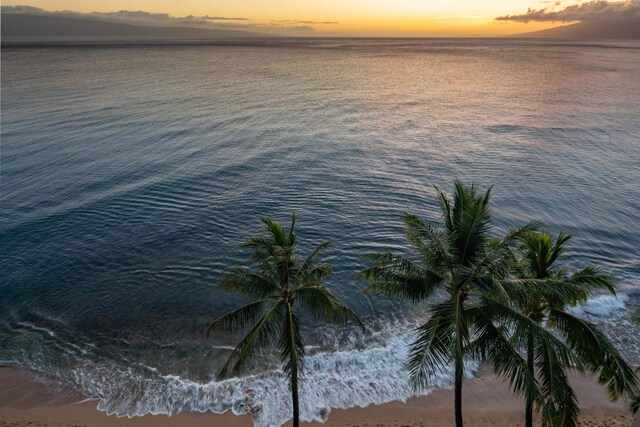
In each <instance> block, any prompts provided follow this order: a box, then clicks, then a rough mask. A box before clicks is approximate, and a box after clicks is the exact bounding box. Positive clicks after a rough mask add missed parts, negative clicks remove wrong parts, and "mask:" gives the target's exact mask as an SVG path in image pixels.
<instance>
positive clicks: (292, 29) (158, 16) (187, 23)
mask: <svg viewBox="0 0 640 427" xmlns="http://www.w3.org/2000/svg"><path fill="white" fill-rule="evenodd" d="M2 13H28V14H32V15H48V16H59V17H67V18H84V19H96V20H101V21H110V22H117V23H121V24H131V25H152V26H171V27H192V28H210V29H239V30H247V31H258V32H268V33H276V34H283V35H285V34H286V35H310V34H312V33H313V32H314V31H315V29H314V28H313V27H311V25H324V24H337V22H333V21H295V20H275V21H270V22H267V23H259V22H253V21H251V20H250V19H248V18H242V17H228V16H208V15H205V16H193V15H188V16H183V17H173V16H170V15H169V14H167V13H150V12H144V11H141V10H138V11H131V10H120V11H117V12H90V13H81V12H74V11H72V10H61V11H47V10H44V9H40V8H37V7H33V6H2Z"/></svg>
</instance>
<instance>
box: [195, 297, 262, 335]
mask: <svg viewBox="0 0 640 427" xmlns="http://www.w3.org/2000/svg"><path fill="white" fill-rule="evenodd" d="M264 303H265V301H264V300H259V301H254V302H252V303H250V304H247V305H245V306H243V307H240V308H239V309H237V310H234V311H232V312H231V313H228V314H225V315H224V316H222V317H220V318H218V319H216V320H215V321H214V322H213V323H211V326H209V328H208V329H207V336H209V334H210V333H211V332H233V331H234V330H236V329H241V328H244V327H245V326H247V325H248V324H250V323H254V322H255V321H256V320H257V319H258V317H259V316H260V314H261V313H262V312H263V311H264Z"/></svg>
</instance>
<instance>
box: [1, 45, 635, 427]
mask: <svg viewBox="0 0 640 427" xmlns="http://www.w3.org/2000/svg"><path fill="white" fill-rule="evenodd" d="M1 84H2V87H1V89H2V96H1V107H2V111H1V126H2V129H1V147H0V148H1V152H0V156H1V157H0V160H1V161H0V217H1V221H0V264H1V271H2V273H1V275H0V363H8V364H15V365H18V366H19V367H21V368H23V369H26V370H28V371H30V372H32V373H34V374H36V375H38V376H39V377H41V378H43V379H44V380H46V381H48V382H50V383H51V384H53V385H59V386H62V387H64V388H67V389H70V390H73V391H74V392H76V393H78V394H81V395H82V396H85V397H86V398H90V399H96V400H97V405H98V408H99V409H100V410H103V411H106V412H108V413H110V414H116V415H118V416H136V415H143V414H149V413H150V414H174V413H177V412H180V411H201V412H204V411H211V412H224V411H228V410H231V411H233V412H234V413H243V412H245V411H247V410H250V411H252V412H253V413H254V414H255V416H254V419H255V424H256V426H258V427H262V426H269V425H280V424H281V423H282V422H284V421H285V420H287V419H288V418H289V417H290V408H289V400H288V399H289V392H288V389H287V384H286V381H285V379H284V377H283V374H282V372H281V371H279V370H278V366H277V363H275V362H274V359H273V358H271V357H269V355H268V354H264V355H261V356H259V357H257V358H256V360H255V361H254V363H253V366H252V367H251V369H250V370H249V372H247V374H246V375H245V376H243V377H241V378H232V379H228V380H225V381H217V380H216V373H217V370H218V369H219V368H220V366H221V364H222V363H223V361H224V358H225V356H226V355H228V352H229V350H230V348H232V346H233V345H234V343H235V342H236V341H237V339H238V336H228V337H227V336H215V337H211V338H209V339H207V338H206V337H205V331H206V328H207V326H208V325H209V323H210V322H211V321H212V320H214V319H215V318H217V317H218V316H219V315H221V314H223V313H225V312H227V311H229V310H231V309H233V308H234V307H237V306H238V305H239V304H241V303H242V302H243V301H244V300H243V299H242V298H240V297H237V296H235V295H232V294H228V293H225V292H222V291H220V290H219V289H217V288H216V285H217V283H218V281H219V279H220V277H221V274H222V273H223V272H224V270H225V269H226V268H227V267H228V266H231V265H236V264H243V263H246V253H245V252H243V251H242V250H241V249H240V248H239V247H238V245H239V244H240V243H241V242H242V241H243V239H245V238H246V237H247V236H250V235H254V234H256V233H260V232H261V223H260V218H261V217H265V216H267V217H271V218H273V219H276V220H278V221H281V222H283V223H285V224H287V225H288V223H289V221H290V217H291V214H292V213H293V212H295V214H296V215H297V218H298V225H297V236H298V241H299V242H300V244H301V248H302V250H303V252H304V251H309V250H310V249H311V248H313V247H314V246H315V245H317V244H319V243H320V242H322V241H324V240H328V239H331V240H333V241H335V245H334V246H333V248H332V249H331V250H330V251H329V253H328V255H329V258H328V260H329V262H330V263H331V264H332V265H333V269H334V274H333V276H332V278H331V279H330V280H329V281H328V282H327V285H328V286H329V287H331V288H332V289H333V290H334V291H335V293H336V294H338V295H339V296H340V297H342V298H343V299H344V300H345V301H347V302H348V304H349V305H350V306H351V307H352V308H354V309H355V310H356V311H357V312H358V313H359V314H360V315H361V316H362V317H363V318H364V319H365V323H366V324H367V327H368V329H367V332H366V333H365V334H361V333H359V332H358V331H357V330H355V329H353V328H350V327H341V328H338V329H334V328H331V327H328V326H327V325H317V324H312V323H310V322H308V321H305V322H304V328H305V331H306V333H305V336H306V337H307V344H309V350H308V360H307V371H306V375H305V378H304V380H303V383H302V390H301V416H302V419H303V420H321V419H324V418H325V417H326V416H327V414H328V413H329V412H330V410H331V409H332V408H346V407H353V406H367V405H369V404H373V403H375V404H379V403H383V402H388V401H392V400H403V399H407V398H409V397H411V396H413V395H415V392H414V391H413V389H412V387H411V385H410V383H409V381H408V380H407V376H406V373H405V372H404V370H403V362H404V357H405V354H406V344H408V343H409V342H410V341H411V338H412V328H413V327H414V326H415V325H417V324H419V323H420V322H421V321H424V319H425V318H426V316H428V306H427V305H422V306H417V307H413V306H409V305H407V304H403V303H400V302H397V301H393V300H389V299H387V298H385V297H380V296H376V295H373V294H370V293H364V292H363V288H364V286H365V284H364V283H363V282H362V280H361V279H359V278H358V277H357V275H356V273H357V272H358V270H360V269H361V268H363V267H364V266H365V262H364V260H363V258H362V255H363V254H365V253H367V252H372V251H379V250H390V251H396V252H402V253H404V252H406V248H407V243H406V240H405V238H404V236H403V226H402V222H401V215H402V214H403V213H404V212H412V213H416V214H418V215H420V216H422V217H423V218H425V219H427V220H431V221H436V222H437V221H438V220H439V212H438V207H437V204H436V199H435V190H434V186H438V187H440V188H443V189H445V190H449V189H451V187H452V183H453V180H454V179H455V178H459V179H461V180H463V181H465V182H467V183H470V182H475V183H477V184H478V185H480V186H481V187H488V186H491V185H493V200H492V203H493V213H494V220H495V229H496V230H495V231H496V233H502V232H505V231H506V230H508V229H509V228H511V227H514V226H518V225H523V224H525V223H526V222H528V221H529V220H533V219H535V220H541V221H544V222H545V223H546V224H547V225H548V226H549V228H550V229H551V230H554V231H559V230H564V231H567V232H569V233H571V234H573V236H574V238H573V240H572V241H571V243H570V245H569V250H568V251H567V253H566V258H565V261H564V262H563V266H564V267H565V268H567V269H573V268H579V267H581V266H586V265H589V264H596V265H598V266H601V267H602V268H603V269H605V270H606V271H608V272H610V273H611V274H613V275H614V276H615V277H616V279H617V285H618V288H619V293H618V297H617V298H614V297H611V296H599V297H595V298H593V299H592V300H590V301H589V302H588V303H587V304H586V305H585V306H583V307H578V308H575V309H574V311H575V312H576V313H577V314H579V315H581V316H584V317H585V318H587V319H589V320H592V321H594V322H596V323H598V324H599V325H600V326H601V327H602V328H603V329H604V330H605V331H606V333H607V334H608V335H609V336H610V337H611V338H612V339H613V340H614V341H615V342H616V344H617V345H618V346H619V348H620V349H621V351H622V352H623V353H624V354H625V355H626V356H627V357H628V359H629V360H630V361H631V362H633V363H636V364H637V363H640V327H639V326H637V325H634V324H632V323H631V322H630V320H629V315H630V313H631V312H632V311H633V310H635V309H636V308H637V307H639V306H640V166H639V165H640V162H639V160H640V44H639V43H633V42H623V41H610V42H568V41H566V42H559V41H540V40H537V41H526V40H507V39H487V40H482V39H469V40H465V39H371V40H370V39H290V40H250V41H247V40H244V41H238V42H231V41H229V42H220V43H191V44H188V43H176V44H171V43H164V44H162V43H149V44H146V45H128V44H125V43H120V44H109V43H103V44H98V45H83V44H58V45H50V46H43V45H22V46H15V45H6V46H3V48H2V75H1ZM475 367H476V365H475V364H473V363H470V364H469V365H468V372H467V374H468V376H473V375H474V372H475ZM451 380H452V375H451V372H446V371H445V372H443V373H442V374H441V375H439V376H438V377H437V378H435V379H434V381H433V384H432V386H431V388H429V389H427V390H425V391H423V393H428V392H429V391H430V390H431V389H433V388H437V387H447V386H449V385H450V384H451Z"/></svg>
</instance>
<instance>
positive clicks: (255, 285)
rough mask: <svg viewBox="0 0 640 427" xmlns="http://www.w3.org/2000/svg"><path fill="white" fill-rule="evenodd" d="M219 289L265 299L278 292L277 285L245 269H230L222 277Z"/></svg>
mask: <svg viewBox="0 0 640 427" xmlns="http://www.w3.org/2000/svg"><path fill="white" fill-rule="evenodd" d="M220 288H221V289H223V290H225V291H231V292H236V293H239V294H241V295H246V296H249V297H252V298H265V297H267V296H269V295H273V294H275V293H277V292H278V291H279V286H278V284H276V283H274V282H273V281H272V280H270V279H269V278H266V277H264V276H263V275H260V274H257V273H254V272H253V271H251V270H250V269H248V268H246V267H232V268H230V269H229V271H228V272H227V273H225V275H224V276H223V277H222V281H221V282H220Z"/></svg>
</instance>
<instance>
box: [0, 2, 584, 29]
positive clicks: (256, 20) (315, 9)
mask: <svg viewBox="0 0 640 427" xmlns="http://www.w3.org/2000/svg"><path fill="white" fill-rule="evenodd" d="M578 3H579V2H575V1H562V2H561V3H560V4H554V2H553V1H551V0H549V1H544V0H323V1H317V0H218V1H212V0H126V1H125V0H92V1H87V0H18V1H4V0H3V1H2V5H3V6H12V5H25V4H28V5H29V6H34V7H38V8H42V9H45V10H47V11H60V10H72V11H76V12H83V13H89V12H116V11H120V10H128V11H145V12H151V13H166V14H169V15H170V16H171V17H184V16H188V15H193V16H197V17H203V16H208V17H216V18H217V19H215V20H213V24H214V25H220V26H228V27H235V28H237V29H245V28H246V29H255V30H262V29H265V28H267V29H270V30H273V31H282V32H284V33H287V32H291V33H292V34H298V35H317V36H322V35H335V36H485V35H486V36H495V35H506V34H515V33H521V32H528V31H535V30H539V29H543V28H549V27H553V26H557V25H561V24H562V23H561V22H529V23H521V22H512V21H496V20H495V18H496V17H498V16H504V15H518V14H524V13H526V12H527V10H528V9H536V10H537V9H545V8H547V9H548V10H549V11H552V10H556V9H557V10H560V9H563V8H566V7H568V6H571V5H575V4H578ZM226 18H243V19H232V20H229V19H226Z"/></svg>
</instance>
